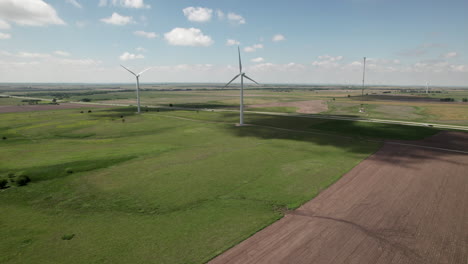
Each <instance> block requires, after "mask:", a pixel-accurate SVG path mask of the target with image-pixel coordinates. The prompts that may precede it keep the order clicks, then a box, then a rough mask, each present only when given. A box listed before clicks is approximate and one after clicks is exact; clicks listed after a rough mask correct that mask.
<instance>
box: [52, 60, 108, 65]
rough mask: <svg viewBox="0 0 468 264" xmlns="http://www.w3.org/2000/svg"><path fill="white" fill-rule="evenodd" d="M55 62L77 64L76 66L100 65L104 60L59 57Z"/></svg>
mask: <svg viewBox="0 0 468 264" xmlns="http://www.w3.org/2000/svg"><path fill="white" fill-rule="evenodd" d="M55 62H56V63H57V64H62V65H75V66H89V65H98V64H101V63H102V61H99V60H93V59H58V60H56V61H55Z"/></svg>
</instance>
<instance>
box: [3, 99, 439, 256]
mask: <svg viewBox="0 0 468 264" xmlns="http://www.w3.org/2000/svg"><path fill="white" fill-rule="evenodd" d="M167 93H168V94H170V92H167ZM202 93H204V94H203V95H202V96H193V97H195V98H198V99H200V98H199V97H203V96H206V93H207V92H206V91H205V92H202ZM208 93H211V92H209V91H208ZM216 93H218V95H219V96H220V97H222V98H221V101H223V100H234V99H235V98H234V97H233V96H234V94H236V93H237V91H230V92H228V93H226V94H222V95H220V93H219V92H218V91H216ZM265 93H266V95H265V96H263V98H259V99H256V97H253V99H252V100H266V101H268V100H272V99H271V98H273V97H275V98H277V97H281V98H280V100H285V101H287V100H291V101H293V98H291V97H288V98H283V97H282V96H280V95H276V94H275V93H270V92H265ZM300 93H303V92H300ZM172 94H174V93H172ZM230 94H232V96H231V95H230ZM154 95H155V97H154V98H155V99H154V100H156V101H158V100H161V101H159V103H161V104H162V103H167V102H168V101H163V99H160V98H164V97H162V96H161V93H160V92H154ZM156 95H158V96H156ZM87 96H92V95H87ZM146 96H148V95H146ZM156 97H157V98H156ZM210 97H211V95H210ZM226 97H228V99H226ZM114 99H115V98H114ZM127 99H128V98H127ZM172 99H173V100H176V99H180V100H181V101H180V103H184V102H185V104H192V103H193V102H196V103H199V104H207V103H209V102H210V101H206V100H201V99H200V100H198V101H196V100H190V101H189V102H187V98H186V97H185V96H184V99H181V98H180V96H179V94H176V95H174V97H173V98H172ZM0 100H12V98H7V99H5V98H3V99H0ZM93 100H94V99H93ZM145 100H147V102H150V101H151V100H153V99H151V97H147V98H145ZM164 100H166V99H164ZM173 102H174V104H176V101H173ZM216 102H218V101H216ZM13 103H17V102H13ZM222 103H225V104H227V102H222ZM257 103H258V101H257ZM232 105H234V102H232ZM81 112H83V113H81ZM134 112H135V109H134V108H133V107H129V108H92V107H91V106H90V107H87V108H81V109H63V110H58V109H57V110H49V111H35V112H22V113H3V114H1V115H0V131H1V134H2V135H0V136H2V137H5V139H4V140H2V141H0V144H2V147H1V148H0V175H1V176H2V177H7V175H9V174H12V173H13V174H23V175H27V176H29V178H30V179H31V182H30V183H29V184H28V185H26V186H20V187H17V186H15V185H14V184H12V183H10V185H11V187H10V188H6V189H2V190H0V207H1V210H2V212H8V213H7V214H3V213H2V214H1V215H0V226H1V228H2V243H1V244H0V251H1V252H2V254H1V255H0V262H1V263H46V262H55V263H57V262H67V263H94V262H100V263H135V262H145V263H202V262H206V261H208V260H209V259H211V258H213V257H215V256H216V255H218V254H220V253H222V252H224V251H225V250H226V249H228V248H230V247H232V246H234V245H236V244H237V243H239V242H241V241H242V240H244V239H246V238H247V237H249V236H250V235H252V234H253V233H255V232H257V231H258V230H260V229H262V228H264V227H266V226H268V225H269V224H271V223H273V222H274V221H276V220H278V219H279V218H281V217H282V216H283V214H284V212H285V211H287V210H289V209H294V208H297V207H299V206H300V205H302V204H303V203H305V202H306V201H309V200H310V199H312V198H313V197H315V196H316V195H317V194H319V193H320V192H321V191H322V190H324V189H325V188H327V187H328V186H329V185H331V184H332V183H334V182H335V181H336V180H338V179H339V178H340V177H341V176H342V175H343V174H345V173H346V172H348V171H349V170H351V169H352V168H353V167H354V166H356V165H357V164H359V163H360V162H361V161H362V160H363V159H365V158H366V157H368V156H369V155H371V154H372V153H374V152H375V151H376V150H377V149H378V148H379V147H380V146H381V143H379V142H370V141H367V140H366V139H367V138H372V139H387V138H388V139H419V138H425V137H428V136H430V135H433V134H434V133H436V132H437V130H434V129H430V128H422V127H419V128H418V127H406V126H398V125H385V124H371V123H358V122H349V121H348V122H344V121H336V120H319V119H317V120H315V119H314V120H311V119H307V118H288V117H278V116H265V115H258V114H247V115H246V122H247V123H249V124H253V125H255V126H245V127H236V126H234V125H233V124H234V123H236V122H237V121H238V114H237V113H224V112H223V113H218V112H202V111H200V112H196V111H180V110H179V111H170V110H163V109H161V111H156V110H155V109H150V111H149V112H145V113H144V114H142V115H136V114H135V113H134ZM272 127H277V128H287V129H292V130H297V132H294V131H292V130H288V131H285V130H280V129H275V128H272Z"/></svg>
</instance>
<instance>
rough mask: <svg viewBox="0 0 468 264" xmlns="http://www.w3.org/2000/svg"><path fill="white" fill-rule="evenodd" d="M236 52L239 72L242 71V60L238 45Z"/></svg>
mask: <svg viewBox="0 0 468 264" xmlns="http://www.w3.org/2000/svg"><path fill="white" fill-rule="evenodd" d="M237 52H238V53H239V73H242V61H241V56H240V48H239V46H237Z"/></svg>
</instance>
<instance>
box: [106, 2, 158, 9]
mask: <svg viewBox="0 0 468 264" xmlns="http://www.w3.org/2000/svg"><path fill="white" fill-rule="evenodd" d="M99 6H120V7H126V8H151V6H150V5H147V4H145V1H144V0H99Z"/></svg>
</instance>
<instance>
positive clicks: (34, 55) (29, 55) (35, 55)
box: [16, 51, 50, 59]
mask: <svg viewBox="0 0 468 264" xmlns="http://www.w3.org/2000/svg"><path fill="white" fill-rule="evenodd" d="M16 56H17V57H19V58H34V59H38V58H47V57H50V54H47V53H35V52H25V51H21V52H18V54H17V55H16Z"/></svg>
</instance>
